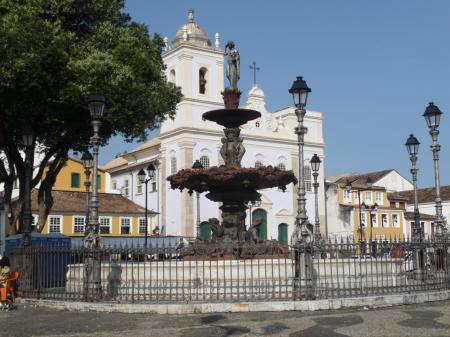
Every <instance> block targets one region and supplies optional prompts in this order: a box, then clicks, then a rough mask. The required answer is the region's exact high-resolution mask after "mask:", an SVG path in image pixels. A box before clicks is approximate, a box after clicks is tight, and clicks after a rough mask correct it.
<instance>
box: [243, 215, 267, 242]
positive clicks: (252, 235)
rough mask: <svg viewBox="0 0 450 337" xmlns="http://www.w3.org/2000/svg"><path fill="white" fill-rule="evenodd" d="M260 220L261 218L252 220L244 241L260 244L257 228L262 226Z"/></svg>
mask: <svg viewBox="0 0 450 337" xmlns="http://www.w3.org/2000/svg"><path fill="white" fill-rule="evenodd" d="M262 220H263V219H262V218H261V217H256V218H255V219H253V220H252V224H251V226H250V228H249V229H248V231H247V235H246V238H245V239H246V241H247V242H251V243H259V242H261V241H260V240H259V235H258V232H259V226H261V224H262Z"/></svg>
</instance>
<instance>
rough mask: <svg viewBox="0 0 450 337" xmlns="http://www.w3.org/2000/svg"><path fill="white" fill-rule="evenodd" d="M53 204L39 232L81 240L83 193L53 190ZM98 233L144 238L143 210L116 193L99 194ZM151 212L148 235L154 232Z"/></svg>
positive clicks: (34, 196)
mask: <svg viewBox="0 0 450 337" xmlns="http://www.w3.org/2000/svg"><path fill="white" fill-rule="evenodd" d="M37 193H38V191H37V190H33V191H32V193H31V197H32V203H31V210H32V213H33V218H34V222H35V223H36V222H37V220H38V205H37ZM52 194H53V199H54V204H53V207H52V210H51V212H50V215H49V216H48V218H47V221H46V223H45V226H44V228H43V230H42V233H44V234H49V233H61V234H64V235H67V236H72V237H80V238H81V237H83V236H84V231H85V219H86V203H87V200H86V193H85V192H75V191H62V190H54V191H53V192H52ZM98 213H99V222H100V234H101V236H104V237H143V236H145V209H144V208H143V207H141V206H139V205H137V204H135V203H134V202H132V201H131V200H129V199H127V198H125V197H124V196H122V195H120V194H113V193H99V210H98ZM155 214H156V213H155V212H152V211H148V220H147V221H148V232H147V233H148V235H151V233H152V231H153V229H154V225H155V224H154V222H155V221H154V216H155Z"/></svg>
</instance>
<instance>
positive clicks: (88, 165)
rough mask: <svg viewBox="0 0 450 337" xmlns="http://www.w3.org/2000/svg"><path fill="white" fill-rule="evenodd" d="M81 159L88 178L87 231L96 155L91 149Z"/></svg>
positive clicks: (85, 183) (86, 180)
mask: <svg viewBox="0 0 450 337" xmlns="http://www.w3.org/2000/svg"><path fill="white" fill-rule="evenodd" d="M81 161H82V162H83V166H84V174H85V177H86V179H85V181H84V186H85V188H86V219H85V220H84V223H85V227H86V228H85V231H86V230H87V228H88V226H89V209H90V202H89V198H90V193H89V192H90V187H91V182H90V180H89V179H90V176H91V169H92V166H94V157H92V154H90V152H89V151H86V152H84V153H83V155H82V156H81Z"/></svg>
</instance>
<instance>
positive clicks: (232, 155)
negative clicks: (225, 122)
mask: <svg viewBox="0 0 450 337" xmlns="http://www.w3.org/2000/svg"><path fill="white" fill-rule="evenodd" d="M224 133H225V137H222V144H223V145H222V147H221V149H220V155H221V156H222V158H223V160H224V162H225V165H227V166H241V160H242V157H243V156H244V154H245V148H244V146H243V145H242V141H243V139H242V137H240V136H239V135H240V133H241V130H240V129H239V128H238V127H237V128H225V129H224Z"/></svg>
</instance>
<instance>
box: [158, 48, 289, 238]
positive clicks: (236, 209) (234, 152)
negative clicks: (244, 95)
mask: <svg viewBox="0 0 450 337" xmlns="http://www.w3.org/2000/svg"><path fill="white" fill-rule="evenodd" d="M227 48H229V49H230V51H229V52H228V67H227V77H228V79H229V80H230V87H228V88H226V89H225V90H224V92H222V96H223V99H224V103H225V109H219V110H212V111H208V112H205V113H204V114H203V118H204V119H206V120H209V121H212V122H215V123H217V124H219V125H221V126H223V127H224V130H223V131H224V137H223V138H222V144H223V145H222V148H221V150H220V154H221V156H222V158H223V160H224V163H225V165H222V166H219V167H217V166H214V167H211V168H208V169H203V170H193V169H184V170H181V171H179V172H177V173H176V174H174V175H171V176H169V177H168V178H167V180H168V181H169V182H170V185H171V187H172V188H173V189H180V190H183V189H187V190H188V191H189V193H192V192H194V191H195V192H200V193H202V192H206V191H209V193H208V194H206V197H207V198H208V199H210V200H212V201H215V202H221V203H222V206H220V210H221V211H222V223H216V224H212V231H213V241H216V242H224V243H242V242H254V243H258V240H257V239H256V238H255V235H254V233H253V235H252V233H251V232H250V231H249V230H251V229H249V230H247V229H246V227H245V217H246V209H247V206H246V204H247V203H248V202H249V201H255V200H260V198H261V195H260V194H259V193H258V190H259V189H264V188H272V187H278V188H280V189H282V190H285V189H286V185H288V184H290V183H294V184H295V183H297V179H296V178H295V175H294V173H293V172H292V171H284V170H280V169H278V168H276V167H271V166H267V167H264V166H263V167H258V168H243V167H242V166H241V160H242V157H243V156H244V153H245V148H244V146H243V144H242V141H243V139H242V137H241V136H240V132H241V129H240V127H241V126H242V125H244V124H245V123H247V122H248V121H251V120H253V119H256V118H258V117H260V116H261V113H260V112H258V111H255V110H250V109H240V108H239V99H240V96H241V92H240V91H239V90H238V89H237V80H238V78H239V53H238V51H237V50H236V49H235V48H234V44H233V43H232V42H229V43H228V44H227V46H226V47H225V50H227Z"/></svg>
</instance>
